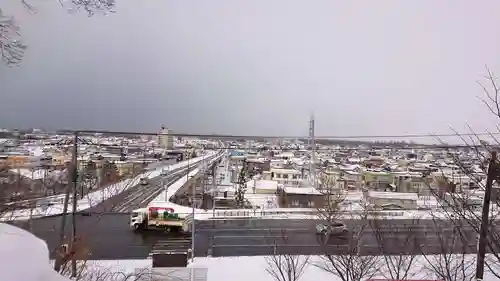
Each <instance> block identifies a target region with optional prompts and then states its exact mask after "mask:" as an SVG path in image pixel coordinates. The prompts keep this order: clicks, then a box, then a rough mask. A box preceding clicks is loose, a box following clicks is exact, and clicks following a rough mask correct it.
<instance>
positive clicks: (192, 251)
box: [187, 160, 204, 262]
mask: <svg viewBox="0 0 500 281" xmlns="http://www.w3.org/2000/svg"><path fill="white" fill-rule="evenodd" d="M203 161H204V160H203ZM188 167H189V160H188ZM202 168H203V164H202ZM187 176H188V180H189V168H188V173H187ZM191 184H192V186H191V193H192V195H191V262H194V238H195V235H194V232H195V227H194V225H195V220H194V210H195V209H194V199H195V198H194V197H195V194H196V184H195V183H194V182H193V183H191Z"/></svg>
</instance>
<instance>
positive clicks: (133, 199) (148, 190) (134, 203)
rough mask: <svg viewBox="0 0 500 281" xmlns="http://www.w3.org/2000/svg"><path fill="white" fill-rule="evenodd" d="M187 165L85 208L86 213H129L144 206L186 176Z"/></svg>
mask: <svg viewBox="0 0 500 281" xmlns="http://www.w3.org/2000/svg"><path fill="white" fill-rule="evenodd" d="M187 172H188V168H187V167H181V168H178V169H175V170H172V171H169V172H168V173H167V175H166V176H159V177H155V178H153V179H150V180H149V184H148V185H141V184H137V185H135V186H132V187H130V188H129V189H127V190H126V191H124V192H121V193H120V194H117V195H115V196H113V197H112V198H110V199H108V200H106V201H104V202H101V203H99V204H97V205H96V206H94V207H92V208H90V209H87V210H85V212H86V213H92V214H96V213H109V212H120V213H129V212H131V211H132V210H134V209H137V208H140V207H144V206H146V205H147V204H148V203H149V202H151V201H152V200H153V199H154V198H155V197H156V196H158V195H159V194H160V193H161V192H162V191H163V190H164V188H165V185H171V184H172V183H174V182H176V181H177V180H179V179H180V178H181V177H182V176H185V175H186V173H187Z"/></svg>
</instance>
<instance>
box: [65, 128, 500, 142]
mask: <svg viewBox="0 0 500 281" xmlns="http://www.w3.org/2000/svg"><path fill="white" fill-rule="evenodd" d="M57 132H58V133H65V134H74V133H81V134H106V135H131V136H132V135H134V136H141V135H142V136H162V135H165V136H172V137H198V138H207V139H248V140H251V139H257V140H261V139H308V138H309V136H287V135H236V134H197V133H173V132H172V133H151V132H126V131H111V130H60V131H57ZM492 135H500V132H481V133H474V132H468V133H459V132H455V133H440V134H435V133H427V134H402V135H344V136H342V135H340V136H335V135H325V136H315V137H314V138H315V139H316V140H335V139H345V140H348V139H384V138H385V139H407V138H426V137H435V138H440V137H464V136H467V137H471V136H492Z"/></svg>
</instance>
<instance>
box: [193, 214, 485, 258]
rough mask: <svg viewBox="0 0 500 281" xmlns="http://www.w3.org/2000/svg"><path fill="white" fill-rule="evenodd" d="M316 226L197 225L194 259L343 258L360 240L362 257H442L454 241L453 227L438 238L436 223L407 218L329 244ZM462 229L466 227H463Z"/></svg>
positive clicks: (471, 245)
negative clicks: (272, 256) (429, 255)
mask: <svg viewBox="0 0 500 281" xmlns="http://www.w3.org/2000/svg"><path fill="white" fill-rule="evenodd" d="M317 223H320V222H319V221H316V220H284V219H269V220H262V219H254V220H233V221H220V220H217V221H201V222H199V223H198V224H197V225H196V226H197V233H196V237H195V239H197V240H195V244H196V251H197V252H196V255H198V256H204V255H207V254H209V253H211V255H212V256H240V255H269V254H272V253H273V252H275V251H276V252H277V253H289V254H304V255H320V254H324V253H328V254H339V253H346V252H348V251H353V249H355V245H357V242H358V241H359V245H362V246H361V247H360V251H359V253H360V254H367V255H368V254H381V253H386V254H402V253H405V252H406V253H408V254H421V253H422V251H424V252H425V253H428V254H429V253H440V251H441V249H442V247H440V246H441V245H442V244H443V242H444V243H451V242H452V240H453V238H450V237H453V235H451V233H452V231H453V230H452V229H453V228H452V227H449V226H446V225H440V230H441V232H440V234H439V235H438V234H436V230H435V229H434V230H431V229H432V228H433V226H434V222H433V221H432V220H427V221H422V220H421V221H418V224H416V223H415V222H414V221H412V220H409V219H408V220H384V221H383V222H382V223H381V224H379V225H377V229H380V230H379V231H373V230H372V229H370V228H369V227H366V229H365V231H364V232H362V233H363V234H362V235H361V236H360V238H354V237H356V236H355V235H353V234H352V233H353V232H354V231H351V233H350V234H347V235H345V236H339V237H331V238H330V239H328V240H327V241H325V240H323V238H322V236H318V235H316V233H315V226H316V224H317ZM345 223H346V224H347V226H348V228H349V229H350V230H354V229H356V228H359V227H361V223H360V221H358V220H347V221H345ZM382 224H383V225H382ZM443 224H445V223H443ZM381 229H385V231H384V230H381ZM409 229H411V230H409ZM426 229H427V231H425V230H426ZM463 229H467V228H466V227H465V226H464V228H463ZM466 233H467V236H469V238H468V239H469V240H468V243H466V244H468V247H467V248H466V251H467V252H473V251H474V250H475V247H476V242H475V233H474V232H473V231H472V230H471V229H469V230H468V231H466ZM455 241H456V240H455ZM379 242H381V243H379ZM457 242H458V241H456V242H455V244H458V243H457ZM380 244H382V245H383V247H381V246H380ZM349 245H350V246H349ZM446 249H448V250H450V249H452V247H446ZM452 250H453V251H455V252H459V251H461V250H462V248H461V246H460V247H458V245H455V247H454V248H453V249H452Z"/></svg>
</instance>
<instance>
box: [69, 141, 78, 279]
mask: <svg viewBox="0 0 500 281" xmlns="http://www.w3.org/2000/svg"><path fill="white" fill-rule="evenodd" d="M71 162H72V167H71V178H72V182H73V206H72V209H71V225H72V229H71V247H70V249H72V252H73V255H72V257H71V277H76V256H75V254H74V252H75V249H74V246H75V240H76V212H77V209H76V207H77V204H78V200H77V199H78V197H77V196H78V194H77V188H78V132H75V138H74V140H73V156H72V160H71Z"/></svg>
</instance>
